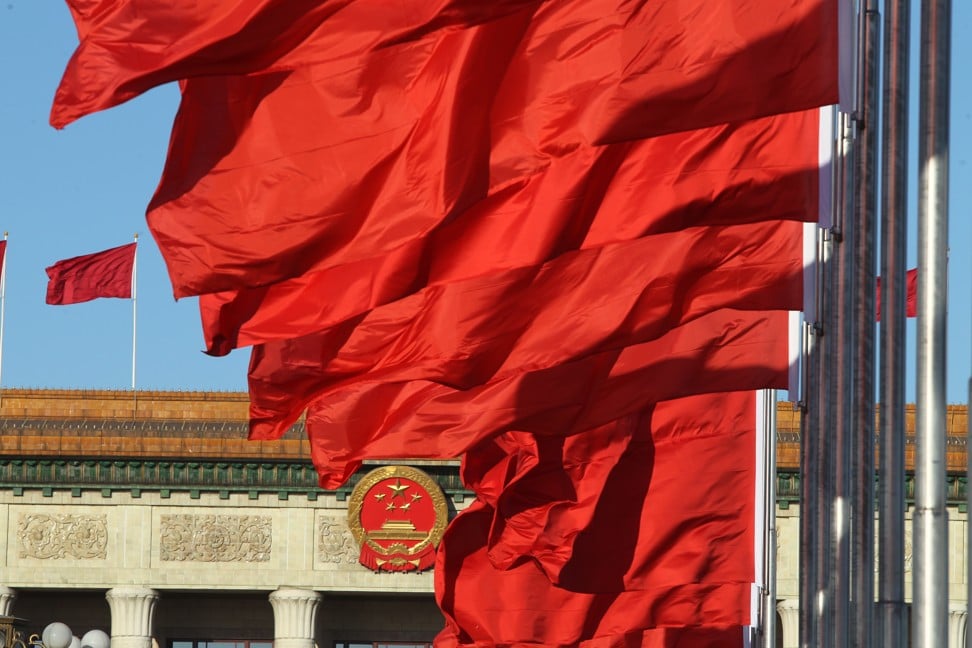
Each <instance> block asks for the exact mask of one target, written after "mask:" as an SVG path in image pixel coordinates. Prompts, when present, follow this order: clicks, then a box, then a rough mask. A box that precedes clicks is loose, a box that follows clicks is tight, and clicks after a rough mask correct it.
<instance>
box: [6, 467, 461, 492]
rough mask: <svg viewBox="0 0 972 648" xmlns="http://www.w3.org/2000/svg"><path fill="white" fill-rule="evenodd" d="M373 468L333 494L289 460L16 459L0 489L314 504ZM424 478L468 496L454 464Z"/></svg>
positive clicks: (431, 469) (432, 470)
mask: <svg viewBox="0 0 972 648" xmlns="http://www.w3.org/2000/svg"><path fill="white" fill-rule="evenodd" d="M372 468H374V466H367V467H366V469H364V470H362V471H360V472H358V473H356V474H354V475H352V477H351V479H349V480H348V483H346V484H345V485H344V486H342V487H341V488H340V489H338V490H337V491H325V490H323V489H321V488H320V487H318V481H317V479H318V478H317V471H316V470H315V469H314V466H313V465H312V464H311V463H310V462H309V461H307V462H295V461H192V460H186V461H173V460H170V459H160V460H143V459H110V460H109V459H101V460H94V459H90V458H85V459H77V458H75V459H71V458H61V459H53V458H51V459H48V458H41V459H17V458H10V457H0V490H11V491H13V493H14V495H16V496H19V495H23V493H24V492H25V491H27V490H32V491H37V490H40V491H41V492H42V493H43V495H44V496H47V497H50V496H52V495H53V494H54V492H65V491H68V492H70V493H71V494H72V495H73V496H75V497H80V496H81V494H82V493H83V492H91V491H95V492H100V493H101V494H102V496H104V497H111V495H112V493H116V492H118V493H120V492H127V493H130V494H131V495H132V496H133V497H140V496H141V495H142V493H145V492H158V493H161V495H162V497H169V496H170V495H171V494H172V493H173V492H189V494H190V496H191V497H193V498H198V497H200V496H201V494H202V493H218V494H219V496H220V497H221V498H224V499H228V498H229V496H230V494H235V493H247V494H248V495H249V497H250V498H251V499H257V498H258V497H259V496H260V495H261V494H265V493H273V494H276V495H277V496H278V497H279V498H280V499H282V500H286V499H287V498H288V497H290V496H292V495H295V496H306V497H307V498H308V499H311V500H315V499H317V497H318V496H320V495H322V494H325V493H328V492H332V493H334V494H335V495H336V496H337V498H338V499H339V500H344V499H346V498H347V496H348V494H350V493H351V491H352V490H353V489H354V486H355V485H356V484H357V483H358V481H359V480H360V479H361V477H362V476H363V475H364V474H365V473H367V472H368V471H369V470H371V469H372ZM422 470H423V471H424V472H426V473H427V474H429V475H430V476H431V477H432V478H433V479H434V480H435V481H436V483H437V484H438V485H439V487H440V488H441V489H442V490H443V491H445V492H446V494H448V495H449V496H450V497H452V498H453V499H454V500H455V501H457V502H461V501H462V500H463V499H464V498H465V497H471V496H472V492H471V491H469V490H468V489H466V488H464V487H463V485H462V482H461V480H460V479H459V468H458V466H456V465H455V464H446V463H442V464H426V463H424V462H423V465H422Z"/></svg>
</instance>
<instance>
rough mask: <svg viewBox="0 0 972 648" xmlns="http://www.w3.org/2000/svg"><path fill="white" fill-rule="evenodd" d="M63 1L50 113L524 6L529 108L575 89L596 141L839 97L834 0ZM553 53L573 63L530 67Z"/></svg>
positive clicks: (343, 55)
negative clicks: (689, 117) (693, 118)
mask: <svg viewBox="0 0 972 648" xmlns="http://www.w3.org/2000/svg"><path fill="white" fill-rule="evenodd" d="M68 5H69V7H70V8H71V10H72V14H73V16H74V19H75V23H76V25H77V28H78V35H79V37H80V39H81V43H80V45H79V46H78V48H77V50H76V51H75V53H74V55H73V56H72V57H71V60H70V61H69V63H68V65H67V68H66V70H65V73H64V77H63V79H62V80H61V84H60V86H59V87H58V91H57V93H56V96H55V102H54V107H53V110H52V115H51V122H52V123H53V124H54V125H56V126H63V125H65V124H67V123H69V122H70V121H72V120H74V119H77V118H78V117H80V116H82V115H85V114H88V113H91V112H94V111H96V110H101V109H104V108H108V107H110V106H112V105H115V104H117V103H120V102H122V101H125V100H127V99H130V98H131V97H133V96H136V95H138V94H140V93H142V92H144V91H145V90H147V89H149V88H151V87H153V86H156V85H159V84H162V83H166V82H170V81H176V80H179V79H184V78H187V77H193V76H203V75H218V74H249V73H254V72H261V71H267V70H285V69H293V68H295V67H299V66H302V65H307V64H310V63H318V62H325V61H327V62H331V61H348V62H349V65H351V66H353V64H354V63H353V62H354V61H355V60H356V59H358V58H360V57H361V56H362V55H363V54H365V53H367V52H370V51H374V50H377V49H387V48H390V47H394V46H395V45H398V44H400V43H403V42H414V41H416V40H420V39H422V38H423V37H425V36H428V35H429V34H430V33H433V32H435V31H437V30H443V29H445V28H453V29H455V28H458V27H462V26H468V25H475V24H477V23H483V22H486V21H489V20H493V19H495V18H496V17H497V16H503V15H505V14H509V13H510V12H514V11H517V10H527V11H529V12H530V13H531V14H532V18H531V21H532V22H534V23H536V25H537V26H536V28H535V29H533V32H535V36H533V37H532V39H531V41H530V53H531V57H530V59H529V60H524V61H523V63H522V65H520V66H515V67H513V68H512V69H511V77H512V78H511V81H512V83H513V84H514V85H515V86H516V87H517V88H518V90H517V92H518V93H519V94H521V95H523V99H526V102H527V104H526V105H527V107H529V108H532V107H534V106H539V105H542V107H543V108H544V110H551V109H553V110H554V111H556V110H557V109H558V108H557V107H556V106H551V104H550V102H549V100H547V99H543V97H546V96H549V94H548V93H550V92H555V93H556V94H557V96H559V97H561V98H563V97H571V96H573V97H574V99H575V101H577V102H578V105H579V106H585V107H586V110H587V114H590V115H599V114H600V115H609V116H611V120H610V123H611V127H610V128H608V129H603V128H601V127H597V128H595V129H592V131H591V133H590V134H591V135H592V136H594V137H592V139H593V140H594V141H596V140H597V139H599V138H598V137H597V135H601V136H613V137H617V136H621V137H624V136H625V135H626V133H625V131H626V129H628V128H630V127H631V126H632V125H633V124H637V123H638V122H642V121H644V119H645V117H648V118H650V119H651V120H652V121H656V122H659V125H658V126H656V128H663V129H667V130H678V127H672V123H671V120H672V119H673V117H672V116H673V112H672V111H671V110H666V108H671V107H678V108H680V107H681V106H683V105H685V104H686V103H691V104H693V105H694V106H695V107H696V110H694V111H693V112H696V113H698V117H697V119H702V120H708V123H709V124H714V123H720V122H724V121H735V120H739V119H746V118H748V117H751V116H754V115H770V114H774V113H780V112H787V111H790V110H797V109H802V108H808V107H811V106H817V105H823V104H826V103H834V102H835V101H836V96H835V95H836V87H835V86H836V78H835V77H836V68H837V24H836V22H837V2H836V0H812V1H807V0H803V1H798V0H787V1H786V2H785V3H784V5H783V6H781V5H780V3H779V2H778V1H777V0H747V1H745V2H733V3H720V4H715V5H714V4H712V3H709V2H705V0H666V1H664V2H653V3H649V4H647V5H644V4H635V5H632V4H631V3H627V2H620V1H619V0H594V1H590V0H588V1H586V2H580V1H578V0H549V1H548V2H539V1H530V0H508V1H506V2H492V3H481V2H473V1H471V0H452V1H449V0H432V1H430V0H412V1H409V2H399V3H396V5H395V7H388V6H387V3H384V2H381V1H380V0H370V1H369V0H353V1H352V0H329V1H325V2H322V1H320V0H292V1H291V2H286V3H281V2H275V1H274V0H238V1H237V2H234V3H232V4H230V5H227V4H226V3H225V2H222V1H221V0H203V1H202V2H200V1H199V0H170V1H169V2H166V3H144V2H137V0H68ZM555 64H561V65H563V66H564V67H563V68H562V69H560V70H558V71H557V73H556V74H550V75H546V76H539V75H538V74H537V72H538V69H539V70H540V71H541V72H542V71H543V70H544V68H547V67H548V66H550V65H555ZM564 70H571V71H572V72H573V74H569V73H568V74H563V73H562V72H563V71H564ZM526 79H529V82H527V83H524V81H526ZM771 89H772V91H770V90H771ZM563 103H565V104H569V103H571V102H563ZM658 108H661V110H656V109H658ZM566 109H567V110H575V108H566ZM754 111H755V112H754ZM532 112H534V111H532V110H530V111H525V112H523V113H520V111H518V110H517V111H516V113H517V114H515V115H508V114H503V117H507V116H510V117H512V118H513V119H525V120H526V122H525V123H523V124H522V127H524V128H523V130H526V129H527V128H526V127H529V126H531V124H530V123H529V121H531V120H532V119H533V118H532V117H530V116H529V115H530V113H532ZM676 112H678V111H676ZM633 113H637V114H633ZM598 119H599V120H600V119H601V117H600V116H599V117H598ZM674 121H676V122H677V121H678V120H677V119H675V120H674ZM639 128H640V127H639Z"/></svg>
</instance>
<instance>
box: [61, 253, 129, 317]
mask: <svg viewBox="0 0 972 648" xmlns="http://www.w3.org/2000/svg"><path fill="white" fill-rule="evenodd" d="M135 247H136V244H135V243H129V244H127V245H121V246H119V247H115V248H111V249H108V250H104V251H103V252H95V253H94V254H85V255H83V256H77V257H73V258H70V259H64V260H63V261H58V262H57V263H55V264H54V265H52V266H50V267H49V268H47V276H48V282H47V303H48V304H55V305H60V304H78V303H80V302H86V301H90V300H92V299H97V298H99V297H120V298H123V299H130V298H131V296H132V271H133V269H134V267H135Z"/></svg>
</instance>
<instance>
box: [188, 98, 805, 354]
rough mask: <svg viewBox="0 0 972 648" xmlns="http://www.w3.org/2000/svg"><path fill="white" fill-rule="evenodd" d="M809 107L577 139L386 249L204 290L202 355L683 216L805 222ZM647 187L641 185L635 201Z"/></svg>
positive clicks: (660, 228)
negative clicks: (665, 130) (668, 131)
mask: <svg viewBox="0 0 972 648" xmlns="http://www.w3.org/2000/svg"><path fill="white" fill-rule="evenodd" d="M820 118H821V117H820V114H819V112H818V111H816V110H813V111H803V112H797V113H790V114H786V115H778V116H774V117H770V118H762V119H759V120H753V121H749V122H744V123H741V124H732V125H723V126H717V127H711V128H708V129H702V130H698V131H686V132H683V133H675V134H672V135H666V136H661V137H657V138H651V139H648V140H643V141H640V142H635V143H631V144H619V145H612V146H606V147H581V148H579V149H577V150H575V151H573V152H571V153H570V154H568V155H565V156H563V157H561V158H557V159H554V160H552V161H551V163H550V165H549V166H548V167H547V168H546V169H544V170H542V171H541V172H539V173H537V174H534V175H532V176H529V177H528V178H526V179H524V180H523V181H522V182H518V183H515V184H511V185H507V186H505V187H503V188H502V189H500V190H498V191H495V192H494V193H492V194H490V195H489V196H488V197H487V198H486V199H484V200H482V201H480V202H479V203H477V204H475V205H473V206H472V207H471V208H469V209H468V210H467V211H465V212H464V213H462V214H461V215H460V217H458V218H455V219H453V220H451V221H449V222H447V223H445V224H443V225H442V226H441V227H439V228H438V229H436V230H434V231H433V232H431V233H430V234H429V235H428V236H423V237H420V238H417V239H414V240H413V241H411V242H410V243H407V244H405V245H402V246H399V247H398V248H396V249H395V250H393V251H392V252H391V253H389V254H384V255H380V256H375V257H371V258H367V259H363V260H361V261H358V262H356V263H350V264H344V265H340V266H337V267H333V268H329V269H325V270H318V271H314V272H309V273H306V274H304V275H302V276H300V277H297V278H294V279H291V280H288V281H284V282H280V283H278V284H274V285H272V286H266V287H263V288H255V289H248V290H243V291H238V292H230V293H219V294H214V295H203V296H202V297H201V298H200V308H201V311H202V319H203V331H204V335H205V339H206V346H207V349H208V351H209V353H212V354H215V355H222V354H225V353H228V352H229V351H230V350H231V349H232V348H235V347H239V346H247V345H251V344H258V343H261V342H265V341H268V340H274V339H286V338H293V337H297V336H300V335H304V334H307V333H311V332H314V331H318V330H322V329H324V328H326V327H328V326H332V325H335V324H337V323H339V322H341V321H343V320H345V319H347V318H349V317H354V316H357V315H359V314H360V313H363V312H365V311H366V310H369V309H371V308H374V307H375V306H379V305H381V304H383V303H387V302H389V301H393V300H394V299H397V298H401V297H403V296H405V295H406V294H408V293H410V292H412V291H414V290H418V289H420V288H422V287H424V286H428V285H435V284H442V283H448V282H453V281H459V280H463V279H468V278H470V277H475V276H477V275H481V274H484V273H488V272H496V271H498V270H506V269H512V268H516V267H522V266H528V265H534V264H538V263H543V262H544V261H548V260H550V259H553V258H555V257H556V256H558V255H560V254H563V253H565V252H568V251H571V250H574V249H589V248H595V247H599V246H602V245H605V244H608V243H614V242H618V241H623V240H631V239H634V238H638V237H641V236H646V235H650V234H656V233H661V232H671V231H676V230H679V229H684V228H686V227H691V226H701V225H721V224H732V223H745V222H750V221H757V220H774V219H793V220H806V221H813V220H816V218H817V214H818V212H819V208H818V205H819V194H820V183H819V179H818V177H819V174H820V160H819V159H818V156H819V153H818V149H819V137H820V134H819V128H818V124H819V121H820ZM644 196H650V197H651V198H650V200H645V199H644V198H643V197H644Z"/></svg>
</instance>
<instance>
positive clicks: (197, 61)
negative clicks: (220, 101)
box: [51, 0, 538, 128]
mask: <svg viewBox="0 0 972 648" xmlns="http://www.w3.org/2000/svg"><path fill="white" fill-rule="evenodd" d="M536 4H538V2H537V0H497V1H496V2H489V3H483V2H479V1H478V0H406V1H404V2H396V3H395V4H394V5H389V4H388V3H387V2H384V0H353V1H350V0H323V1H322V0H288V1H287V2H283V3H282V2H278V1H277V0H235V1H234V2H232V3H226V2H224V1H223V0H202V1H200V0H167V1H166V2H160V3H145V2H138V1H137V0H68V6H69V8H70V9H71V13H72V15H73V17H74V22H75V26H76V27H77V31H78V37H79V39H80V41H81V42H80V44H79V46H78V48H77V50H76V51H75V52H74V54H73V56H72V57H71V60H70V61H69V62H68V65H67V68H66V70H65V71H64V75H63V78H62V79H61V83H60V85H59V86H58V89H57V93H56V94H55V97H54V106H53V108H52V110H51V124H52V125H54V126H56V127H58V128H61V127H63V126H65V125H67V124H69V123H71V122H72V121H74V120H76V119H78V118H80V117H83V116H84V115H87V114H90V113H92V112H96V111H98V110H104V109H105V108H109V107H111V106H114V105H117V104H119V103H122V102H124V101H127V100H129V99H131V98H133V97H135V96H137V95H139V94H141V93H143V92H145V91H146V90H148V89H150V88H153V87H155V86H158V85H162V84H164V83H169V82H173V81H179V80H182V79H185V78H189V77H195V76H202V75H221V74H249V73H254V72H262V71H267V70H287V69H292V68H294V67H295V66H298V65H304V64H307V63H308V62H314V61H318V62H320V61H339V60H354V59H355V58H357V57H360V56H362V55H364V54H365V53H367V52H370V51H373V50H376V49H384V48H387V47H389V46H393V45H395V44H398V43H401V42H408V41H414V40H419V39H421V38H423V37H425V36H427V35H429V34H432V33H434V32H436V31H439V30H442V29H449V28H451V29H455V28H456V27H460V26H464V25H475V24H478V23H482V22H486V21H489V20H493V19H495V18H498V17H502V16H503V15H505V14H508V13H510V12H512V11H516V10H518V9H520V8H522V7H524V6H526V7H530V6H533V5H536Z"/></svg>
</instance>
